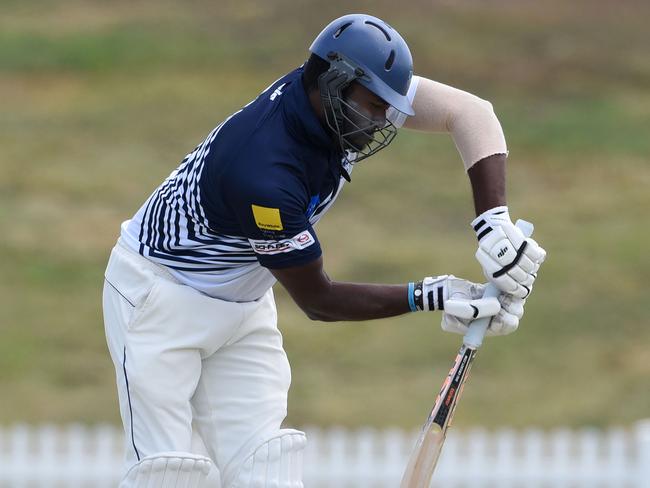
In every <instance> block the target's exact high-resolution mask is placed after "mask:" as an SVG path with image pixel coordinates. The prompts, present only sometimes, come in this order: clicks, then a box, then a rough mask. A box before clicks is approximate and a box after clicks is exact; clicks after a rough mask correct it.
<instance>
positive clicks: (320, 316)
mask: <svg viewBox="0 0 650 488" xmlns="http://www.w3.org/2000/svg"><path fill="white" fill-rule="evenodd" d="M301 309H302V311H303V312H304V313H305V315H306V316H307V318H308V319H309V320H313V321H315V322H334V321H336V318H334V317H333V316H332V315H331V314H330V313H329V312H328V311H327V309H326V308H322V307H319V306H316V305H310V306H304V307H301Z"/></svg>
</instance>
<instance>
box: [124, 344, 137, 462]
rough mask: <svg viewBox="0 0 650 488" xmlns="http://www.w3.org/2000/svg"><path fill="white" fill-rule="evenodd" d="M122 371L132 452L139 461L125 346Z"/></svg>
mask: <svg viewBox="0 0 650 488" xmlns="http://www.w3.org/2000/svg"><path fill="white" fill-rule="evenodd" d="M122 370H123V371H124V381H125V382H126V397H127V400H128V402H129V415H130V419H129V423H130V427H131V444H132V445H133V450H134V451H135V457H136V458H137V459H138V461H140V453H139V452H138V448H137V447H135V436H134V435H133V407H132V406H131V392H130V391H129V377H128V376H127V374H126V346H124V359H123V360H122Z"/></svg>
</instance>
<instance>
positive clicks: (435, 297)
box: [408, 275, 447, 312]
mask: <svg viewBox="0 0 650 488" xmlns="http://www.w3.org/2000/svg"><path fill="white" fill-rule="evenodd" d="M446 279H447V275H444V276H438V277H435V278H432V277H427V278H424V280H422V281H416V282H411V283H409V284H408V301H409V308H410V309H411V311H412V312H420V311H428V312H429V311H434V310H444V309H445V304H444V286H445V280H446Z"/></svg>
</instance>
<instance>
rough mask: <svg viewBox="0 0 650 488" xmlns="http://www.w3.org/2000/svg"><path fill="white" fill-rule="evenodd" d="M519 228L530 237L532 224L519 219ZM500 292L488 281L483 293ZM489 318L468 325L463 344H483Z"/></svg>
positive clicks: (477, 346)
mask: <svg viewBox="0 0 650 488" xmlns="http://www.w3.org/2000/svg"><path fill="white" fill-rule="evenodd" d="M515 225H516V226H517V227H518V228H519V230H521V231H522V232H523V234H524V235H525V236H526V237H530V236H531V235H532V234H533V228H534V227H533V224H531V223H530V222H527V221H525V220H522V219H519V220H517V223H516V224H515ZM500 293H501V292H500V291H499V289H498V288H497V287H496V286H494V285H493V284H492V283H489V284H488V285H487V287H486V289H485V293H484V294H483V297H484V298H490V297H498V296H499V294H500ZM490 320H492V317H483V318H481V319H476V320H474V321H473V322H472V323H471V324H470V325H469V330H468V331H467V333H466V334H465V337H464V338H463V344H465V345H466V346H467V347H471V348H472V349H478V348H479V347H481V344H483V337H485V333H486V332H487V329H488V327H489V326H490Z"/></svg>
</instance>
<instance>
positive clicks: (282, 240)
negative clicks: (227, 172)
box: [229, 175, 321, 269]
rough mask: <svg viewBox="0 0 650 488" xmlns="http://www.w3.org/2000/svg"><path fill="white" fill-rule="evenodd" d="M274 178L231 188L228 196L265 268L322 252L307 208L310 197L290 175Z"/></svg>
mask: <svg viewBox="0 0 650 488" xmlns="http://www.w3.org/2000/svg"><path fill="white" fill-rule="evenodd" d="M273 180H274V178H269V180H267V181H261V182H260V181H256V182H249V183H247V184H244V185H239V186H240V188H239V189H238V191H235V192H231V195H232V197H231V198H230V199H229V200H230V202H231V204H232V208H233V211H234V213H235V216H236V219H237V221H238V222H239V225H240V228H241V230H242V233H243V237H245V238H247V239H248V241H249V242H250V245H251V247H252V249H253V251H254V252H255V255H256V256H257V260H258V261H259V263H260V264H261V265H262V266H264V267H265V268H270V269H280V268H290V267H294V266H300V265H303V264H307V263H309V262H311V261H313V260H315V259H317V258H319V257H320V256H321V247H320V243H319V242H318V237H317V236H316V233H315V232H314V229H313V227H312V226H311V224H310V223H309V220H308V219H307V215H306V212H305V208H306V207H307V204H308V202H306V201H305V199H306V198H307V197H306V196H304V195H303V193H304V192H303V191H301V190H302V188H301V185H300V184H298V183H297V182H296V181H293V180H292V178H291V176H290V175H285V176H284V177H283V178H282V179H281V180H280V181H282V184H281V185H278V184H277V183H276V184H275V185H274V184H272V182H273ZM276 181H277V180H276ZM291 183H295V184H293V185H292V184H291Z"/></svg>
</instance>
